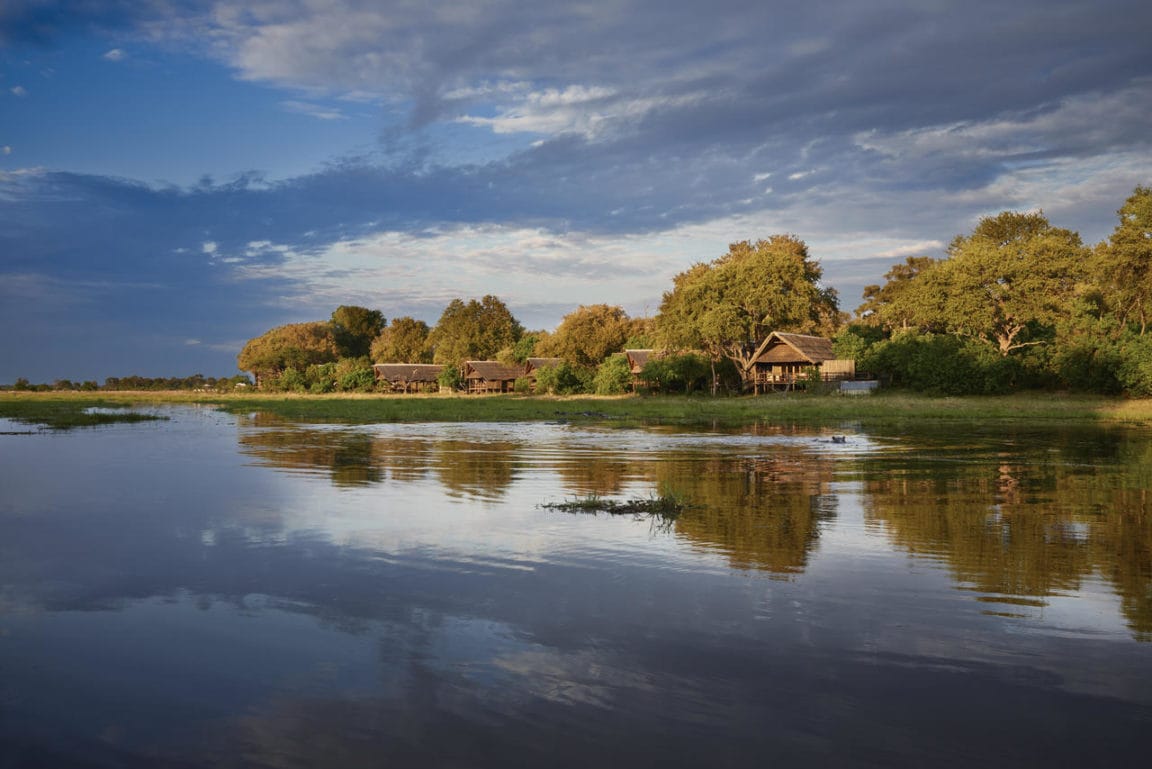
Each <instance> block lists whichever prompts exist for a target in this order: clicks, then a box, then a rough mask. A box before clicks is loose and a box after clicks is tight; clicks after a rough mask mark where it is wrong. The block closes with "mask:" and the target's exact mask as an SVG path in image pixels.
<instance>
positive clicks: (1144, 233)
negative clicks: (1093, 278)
mask: <svg viewBox="0 0 1152 769" xmlns="http://www.w3.org/2000/svg"><path fill="white" fill-rule="evenodd" d="M1116 213H1117V214H1118V215H1119V217H1120V222H1119V223H1118V224H1117V225H1116V229H1115V230H1113V232H1112V236H1111V237H1110V238H1109V239H1108V242H1107V243H1102V244H1101V245H1100V246H1099V247H1098V248H1097V251H1096V259H1097V262H1096V264H1097V267H1098V269H1099V271H1100V274H1101V282H1102V284H1103V287H1104V289H1105V296H1106V300H1107V304H1108V306H1109V307H1110V309H1111V311H1112V312H1113V314H1115V315H1116V317H1117V319H1118V320H1119V321H1120V324H1121V325H1122V326H1127V325H1129V324H1131V325H1132V326H1133V327H1134V328H1135V329H1137V330H1138V332H1139V333H1140V335H1144V334H1145V333H1146V332H1147V330H1148V325H1149V323H1150V322H1152V188H1150V187H1137V188H1136V190H1135V191H1134V192H1133V193H1132V196H1131V197H1129V198H1128V200H1126V201H1125V202H1124V205H1123V206H1121V208H1120V210H1119V211H1117V212H1116Z"/></svg>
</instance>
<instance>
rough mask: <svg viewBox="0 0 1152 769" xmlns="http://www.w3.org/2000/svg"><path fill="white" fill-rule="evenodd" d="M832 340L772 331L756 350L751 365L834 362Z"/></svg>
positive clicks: (834, 355)
mask: <svg viewBox="0 0 1152 769" xmlns="http://www.w3.org/2000/svg"><path fill="white" fill-rule="evenodd" d="M835 358H836V353H834V352H832V340H831V339H825V338H824V337H822V336H809V335H807V334H784V333H781V332H779V331H773V332H772V333H771V334H769V335H768V338H767V339H765V340H764V341H763V342H761V343H760V346H759V347H757V348H756V354H755V355H754V356H752V362H753V363H786V362H787V363H791V362H795V363H812V364H816V363H823V362H824V361H826V360H835Z"/></svg>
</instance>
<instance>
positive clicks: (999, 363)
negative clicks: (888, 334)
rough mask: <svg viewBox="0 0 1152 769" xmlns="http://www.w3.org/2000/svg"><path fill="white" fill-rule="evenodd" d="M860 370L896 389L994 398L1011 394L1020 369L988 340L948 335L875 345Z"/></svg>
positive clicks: (915, 335) (911, 336) (898, 339)
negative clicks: (882, 379)
mask: <svg viewBox="0 0 1152 769" xmlns="http://www.w3.org/2000/svg"><path fill="white" fill-rule="evenodd" d="M858 368H861V369H863V370H867V371H873V372H876V373H877V374H878V375H880V376H882V377H884V378H885V379H888V380H889V381H890V382H891V384H892V385H893V386H895V387H906V388H908V389H911V390H918V391H921V392H927V393H935V394H939V395H992V394H997V393H1005V392H1008V391H1010V390H1011V389H1012V388H1013V386H1014V385H1015V383H1016V380H1017V378H1018V375H1019V372H1020V365H1019V363H1018V362H1017V360H1016V359H1015V358H1012V357H1004V356H1001V355H1000V353H999V351H998V350H997V349H996V348H994V347H992V346H991V345H990V344H988V343H987V342H983V341H980V340H976V339H965V338H962V337H958V336H951V335H947V334H920V333H917V332H910V333H904V334H899V335H897V336H894V337H892V338H891V339H889V340H886V341H883V342H879V343H877V344H875V345H873V346H872V347H871V348H870V349H869V350H868V352H867V353H866V354H865V355H864V357H863V358H862V359H861V360H860V361H859V362H858Z"/></svg>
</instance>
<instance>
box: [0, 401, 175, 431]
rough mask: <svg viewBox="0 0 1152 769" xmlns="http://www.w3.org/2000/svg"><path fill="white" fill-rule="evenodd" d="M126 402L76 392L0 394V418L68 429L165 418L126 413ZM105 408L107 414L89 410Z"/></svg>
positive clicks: (50, 427)
mask: <svg viewBox="0 0 1152 769" xmlns="http://www.w3.org/2000/svg"><path fill="white" fill-rule="evenodd" d="M130 405H131V404H130V402H129V401H117V400H110V399H109V398H107V397H99V396H95V397H94V396H92V395H81V394H78V393H0V417H2V418H5V419H12V420H15V421H16V422H19V423H21V424H25V425H29V426H35V427H40V428H47V429H49V430H70V429H72V428H75V427H97V426H99V425H108V424H115V423H119V422H147V421H153V420H157V419H164V418H165V417H162V416H156V415H153V414H140V413H137V412H134V411H129V410H127V409H128V408H129V407H130ZM91 409H109V411H95V412H93V411H91Z"/></svg>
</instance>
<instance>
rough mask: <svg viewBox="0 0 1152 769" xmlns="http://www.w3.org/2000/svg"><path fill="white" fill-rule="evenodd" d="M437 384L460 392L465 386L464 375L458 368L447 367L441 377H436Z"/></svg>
mask: <svg viewBox="0 0 1152 769" xmlns="http://www.w3.org/2000/svg"><path fill="white" fill-rule="evenodd" d="M436 382H437V384H439V385H440V386H441V387H446V388H448V389H449V390H459V389H460V388H461V387H463V386H464V375H463V374H461V373H460V369H459V368H457V367H456V366H445V367H444V370H443V371H441V372H440V376H438V377H436Z"/></svg>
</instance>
